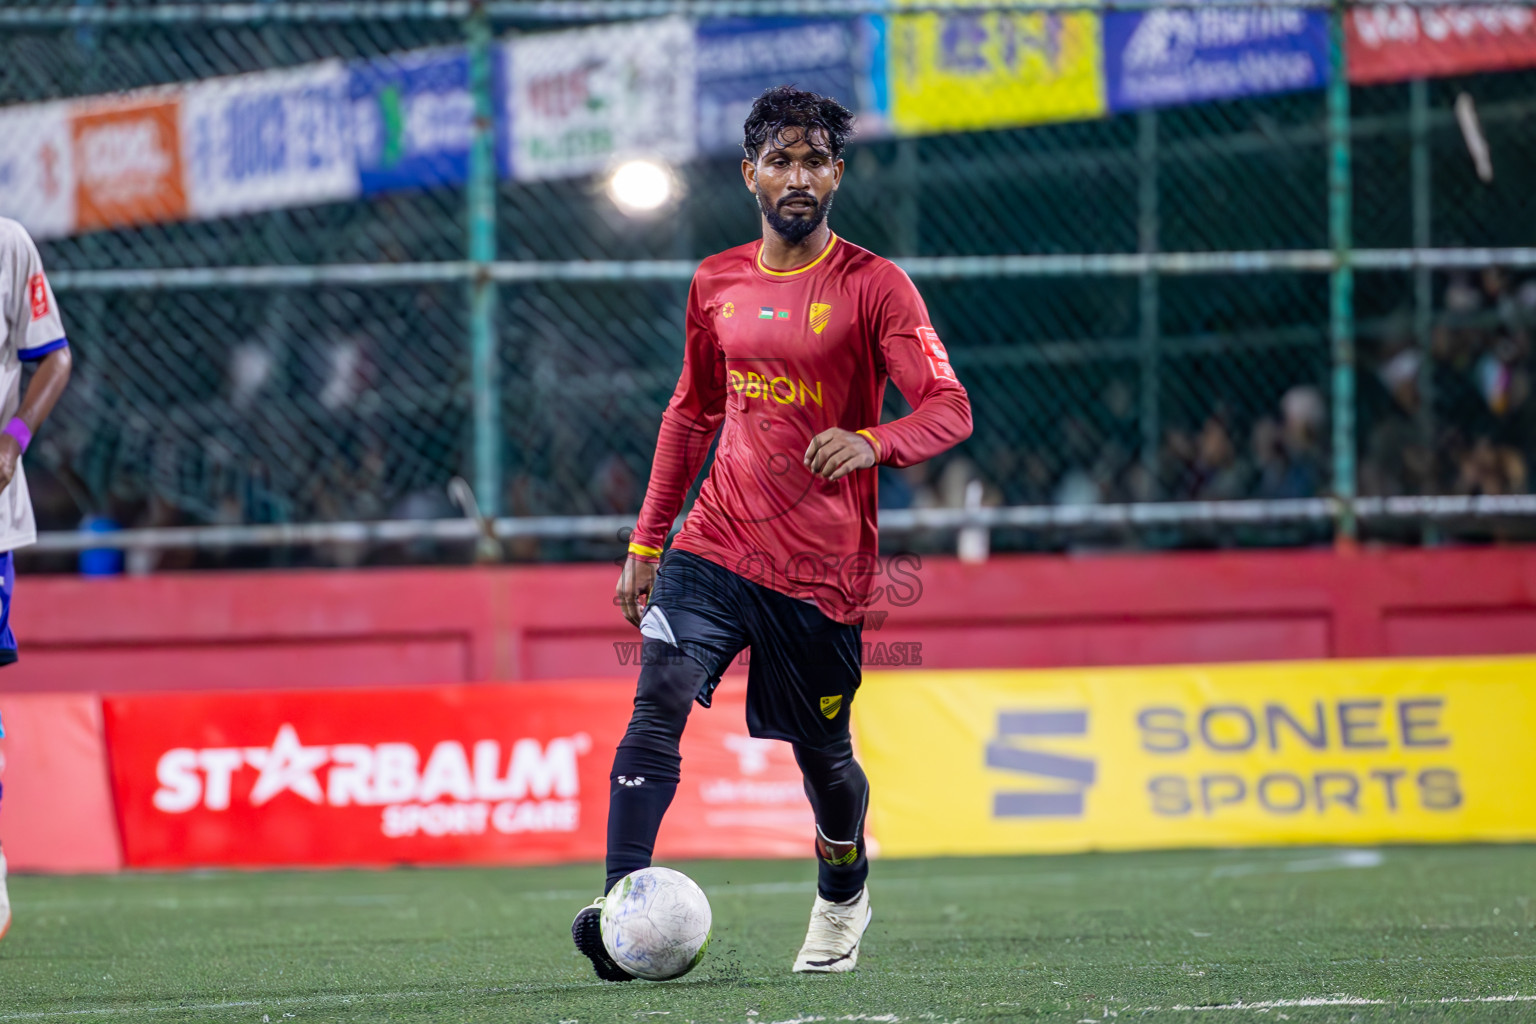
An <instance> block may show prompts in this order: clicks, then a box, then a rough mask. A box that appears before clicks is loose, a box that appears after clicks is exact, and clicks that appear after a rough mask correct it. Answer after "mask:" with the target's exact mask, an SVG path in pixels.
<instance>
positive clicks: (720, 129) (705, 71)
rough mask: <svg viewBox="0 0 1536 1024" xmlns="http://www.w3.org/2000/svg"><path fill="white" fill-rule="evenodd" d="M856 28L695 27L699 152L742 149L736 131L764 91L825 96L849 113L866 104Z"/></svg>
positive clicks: (827, 22)
mask: <svg viewBox="0 0 1536 1024" xmlns="http://www.w3.org/2000/svg"><path fill="white" fill-rule="evenodd" d="M861 40H862V37H861V34H860V32H859V30H858V24H857V23H856V22H855V21H853V20H849V19H806V18H720V19H714V20H708V21H702V22H700V23H699V27H698V36H697V49H696V50H695V57H694V59H695V61H696V65H695V66H696V74H697V79H696V81H697V102H698V112H699V148H700V149H702V150H703V151H704V152H724V151H728V150H731V149H738V150H739V148H740V146H741V126H742V122H744V121H745V120H746V119H747V113H748V112H749V111H750V110H751V109H752V101H753V100H755V99H756V98H757V97H758V94H760V93H761V92H762V91H763V90H765V89H770V88H772V87H773V86H776V85H794V86H796V87H798V88H801V89H809V90H810V91H811V92H817V93H821V94H822V95H823V96H831V97H832V98H833V99H835V100H837V101H838V102H839V103H841V104H843V106H845V107H848V108H849V109H850V110H858V109H859V108H860V107H861V106H863V105H864V104H863V103H862V102H861V97H860V95H859V93H860V80H861V76H860V68H861V67H862V66H863V64H864V63H865V62H866V60H865V58H864V56H863V54H864V48H865V47H864V43H863V42H862V41H861Z"/></svg>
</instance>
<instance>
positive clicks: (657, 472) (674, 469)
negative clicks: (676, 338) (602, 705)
mask: <svg viewBox="0 0 1536 1024" xmlns="http://www.w3.org/2000/svg"><path fill="white" fill-rule="evenodd" d="M724 419H725V353H724V351H723V350H722V349H721V348H720V339H719V337H718V336H716V334H715V331H714V327H713V326H712V325H711V323H710V315H709V312H708V311H707V310H705V308H704V306H703V305H702V300H701V298H700V289H699V277H698V275H697V274H695V275H694V278H693V284H692V286H691V287H690V288H689V289H688V317H687V330H686V334H685V339H684V344H683V372H682V375H681V376H680V377H678V380H677V387H676V388H675V389H674V390H673V392H672V400H671V401H670V402H668V403H667V408H666V411H665V412H663V413H662V414H661V430H660V431H659V432H658V434H657V437H656V455H655V457H654V458H653V459H652V460H651V481H650V484H649V485H647V487H646V489H645V504H643V505H642V506H641V507H640V519H639V522H637V523H636V524H635V532H634V533H633V534H631V535H630V538H629V556H628V557H627V558H626V559H625V560H624V571H623V572H622V573H620V574H619V583H618V586H617V587H616V588H615V589H614V602H615V603H616V604H617V605H618V606H619V608H620V609H622V610H623V612H624V617H625V618H626V619H628V620H629V621H630V623H631V624H632V625H635V626H638V625H640V616H641V614H642V609H641V606H640V599H641V598H642V597H646V596H648V595H649V594H650V592H651V586H652V584H653V583H654V582H655V580H656V566H657V563H658V562H660V560H661V550H662V548H663V547H664V546H665V545H666V542H667V534H668V533H669V532H671V530H672V523H673V522H674V521H675V520H676V519H677V514H678V512H680V511H682V507H683V499H684V498H686V497H687V496H688V488H689V487H692V486H693V481H694V480H695V479H696V478H697V477H698V475H699V470H700V469H702V468H703V466H704V459H705V458H706V457H707V456H708V455H709V446H710V443H711V442H713V441H714V439H715V434H716V433H718V432H719V430H720V424H721V422H723V421H724Z"/></svg>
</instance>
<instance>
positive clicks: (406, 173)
mask: <svg viewBox="0 0 1536 1024" xmlns="http://www.w3.org/2000/svg"><path fill="white" fill-rule="evenodd" d="M493 53H494V54H495V55H496V56H495V57H494V58H493V59H496V60H497V62H498V64H499V55H500V50H499V48H498V49H497V50H495V51H493ZM492 91H493V94H494V95H497V96H498V97H499V96H500V94H501V90H499V89H493V90H492ZM348 94H349V98H350V100H351V102H352V124H353V134H354V136H355V138H356V140H357V165H358V175H359V177H360V179H361V181H362V188H363V194H364V195H377V194H378V193H380V192H390V191H396V190H399V189H408V188H431V187H434V186H439V185H462V184H463V183H464V182H465V181H466V180H467V179H468V177H469V150H470V145H471V142H472V141H473V138H474V127H475V103H474V97H473V96H472V95H470V91H469V53H468V51H467V50H465V49H464V48H462V47H457V48H451V49H440V50H421V51H415V52H410V53H401V54H395V55H392V56H389V57H380V58H377V59H375V60H370V61H366V62H359V63H356V64H353V65H352V66H351V81H350V83H349V89H348Z"/></svg>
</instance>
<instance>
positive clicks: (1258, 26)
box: [1104, 5, 1328, 111]
mask: <svg viewBox="0 0 1536 1024" xmlns="http://www.w3.org/2000/svg"><path fill="white" fill-rule="evenodd" d="M1104 70H1105V78H1106V81H1107V85H1108V89H1109V107H1110V109H1111V110H1114V111H1122V110H1135V109H1137V108H1140V107H1158V106H1166V105H1170V104H1178V103H1197V102H1200V101H1203V100H1219V99H1231V98H1233V97H1237V96H1257V95H1260V94H1263V93H1273V92H1285V91H1287V90H1291V89H1311V88H1319V87H1321V86H1323V85H1326V84H1327V82H1328V14H1327V13H1326V12H1324V11H1304V10H1298V9H1287V8H1283V7H1260V6H1257V5H1255V6H1253V7H1215V6H1212V7H1209V8H1199V7H1196V8H1183V9H1178V10H1152V11H1141V12H1112V13H1109V14H1106V15H1105V16H1104Z"/></svg>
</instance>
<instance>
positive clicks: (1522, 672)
mask: <svg viewBox="0 0 1536 1024" xmlns="http://www.w3.org/2000/svg"><path fill="white" fill-rule="evenodd" d="M853 707H854V711H853V714H854V728H855V736H856V739H857V741H858V744H859V751H860V753H859V756H860V760H861V761H862V762H863V764H864V767H865V770H866V771H867V772H868V773H869V777H870V783H871V804H870V813H869V821H870V829H871V832H872V834H873V835H874V836H875V837H876V838H877V839H878V840H879V843H880V849H881V851H882V852H883V853H885V854H887V855H893V856H912V857H917V856H935V855H942V854H990V853H1019V852H1028V851H1065V850H1087V849H1132V848H1144V847H1166V846H1203V845H1224V844H1264V843H1310V842H1383V841H1404V842H1419V841H1439V840H1516V839H1533V838H1536V756H1533V754H1532V744H1533V737H1536V659H1530V658H1525V659H1521V658H1498V659H1467V660H1441V661H1330V662H1303V663H1274V664H1264V665H1243V666H1211V667H1178V668H1137V669H1106V670H1071V671H1049V672H1010V671H976V672H905V673H898V672H884V673H868V674H866V676H865V680H864V684H863V686H862V687H861V688H860V690H859V695H858V699H857V700H856V701H854V705H853Z"/></svg>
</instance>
